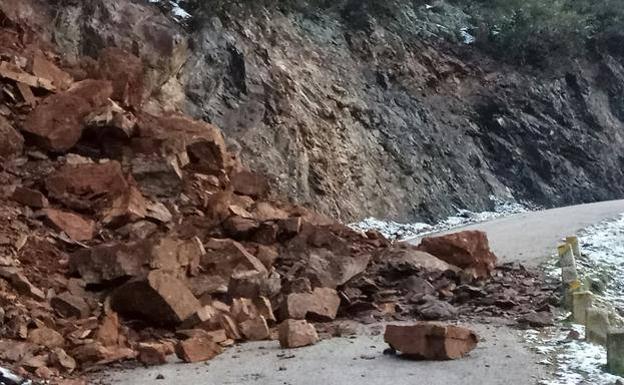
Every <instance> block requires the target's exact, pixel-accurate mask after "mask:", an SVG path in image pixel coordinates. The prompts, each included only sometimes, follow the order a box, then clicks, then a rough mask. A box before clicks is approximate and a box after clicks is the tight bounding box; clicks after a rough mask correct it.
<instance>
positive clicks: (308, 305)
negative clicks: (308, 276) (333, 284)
mask: <svg viewBox="0 0 624 385" xmlns="http://www.w3.org/2000/svg"><path fill="white" fill-rule="evenodd" d="M339 306H340V297H339V296H338V293H337V292H336V290H334V289H329V288H316V289H314V291H313V292H312V293H291V294H289V295H288V296H287V297H286V300H285V301H284V304H283V307H282V314H283V318H293V319H305V318H306V317H316V318H320V319H323V320H333V319H335V318H336V314H337V313H338V307H339Z"/></svg>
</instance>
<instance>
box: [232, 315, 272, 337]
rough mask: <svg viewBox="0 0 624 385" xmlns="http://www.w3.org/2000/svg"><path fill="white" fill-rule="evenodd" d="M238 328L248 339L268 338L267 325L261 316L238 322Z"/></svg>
mask: <svg viewBox="0 0 624 385" xmlns="http://www.w3.org/2000/svg"><path fill="white" fill-rule="evenodd" d="M238 328H239V330H240V331H241V333H242V334H243V336H244V337H245V338H246V339H248V340H249V341H262V340H266V339H268V338H269V334H270V333H269V326H268V325H267V322H266V319H265V318H264V317H263V316H258V317H256V318H252V319H248V320H246V321H243V322H241V323H239V324H238Z"/></svg>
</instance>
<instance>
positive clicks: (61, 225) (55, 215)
mask: <svg viewBox="0 0 624 385" xmlns="http://www.w3.org/2000/svg"><path fill="white" fill-rule="evenodd" d="M43 212H44V213H45V215H46V217H47V218H48V220H49V221H50V222H51V223H52V225H53V227H54V228H56V229H57V230H58V231H63V232H65V234H67V235H68V236H69V237H70V238H71V239H73V240H74V241H89V240H91V239H93V235H94V233H95V222H93V221H92V220H90V219H86V218H84V217H82V216H80V215H78V214H74V213H72V212H69V211H62V210H57V209H52V208H49V209H44V210H43Z"/></svg>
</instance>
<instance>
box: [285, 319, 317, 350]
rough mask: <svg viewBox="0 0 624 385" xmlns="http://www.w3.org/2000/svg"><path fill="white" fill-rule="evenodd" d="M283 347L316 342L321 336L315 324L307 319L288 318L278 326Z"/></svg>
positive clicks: (296, 346)
mask: <svg viewBox="0 0 624 385" xmlns="http://www.w3.org/2000/svg"><path fill="white" fill-rule="evenodd" d="M278 333H279V343H280V346H281V347H282V348H300V347H302V346H308V345H313V344H315V343H316V342H317V341H318V339H319V337H318V334H317V332H316V329H315V328H314V325H312V324H309V323H308V322H307V321H305V320H294V319H287V320H285V321H284V322H282V323H281V324H280V325H279V327H278Z"/></svg>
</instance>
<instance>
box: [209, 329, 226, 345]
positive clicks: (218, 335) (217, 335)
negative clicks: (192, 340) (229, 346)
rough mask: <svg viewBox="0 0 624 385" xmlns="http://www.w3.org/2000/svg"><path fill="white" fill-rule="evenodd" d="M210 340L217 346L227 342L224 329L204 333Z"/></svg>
mask: <svg viewBox="0 0 624 385" xmlns="http://www.w3.org/2000/svg"><path fill="white" fill-rule="evenodd" d="M206 333H207V334H208V336H209V337H210V338H212V340H213V341H214V342H216V343H218V344H220V343H223V342H225V341H227V339H228V337H227V334H226V333H225V330H224V329H218V330H211V331H209V332H206Z"/></svg>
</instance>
